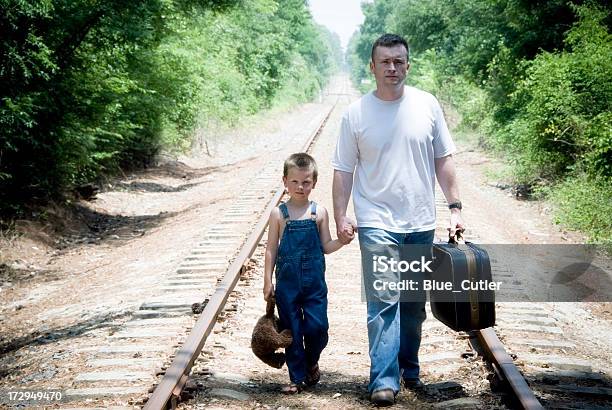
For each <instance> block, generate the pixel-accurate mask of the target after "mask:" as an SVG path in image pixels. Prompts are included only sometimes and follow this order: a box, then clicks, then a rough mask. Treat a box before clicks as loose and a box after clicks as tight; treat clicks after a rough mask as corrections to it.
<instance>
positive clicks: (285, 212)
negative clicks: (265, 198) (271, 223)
mask: <svg viewBox="0 0 612 410" xmlns="http://www.w3.org/2000/svg"><path fill="white" fill-rule="evenodd" d="M278 209H280V210H281V212H282V214H283V218H284V219H285V221H288V220H289V210H288V209H287V204H285V203H284V202H283V203H282V204H280V205H279V207H278Z"/></svg>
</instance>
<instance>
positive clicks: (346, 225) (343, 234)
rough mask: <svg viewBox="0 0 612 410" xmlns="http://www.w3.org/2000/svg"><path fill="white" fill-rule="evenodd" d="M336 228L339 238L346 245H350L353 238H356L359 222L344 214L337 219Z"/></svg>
mask: <svg viewBox="0 0 612 410" xmlns="http://www.w3.org/2000/svg"><path fill="white" fill-rule="evenodd" d="M336 230H337V234H338V240H339V241H340V242H342V243H343V244H344V245H348V244H349V243H351V241H352V240H353V239H355V231H356V230H357V224H356V223H355V222H353V220H351V218H349V217H346V216H344V217H342V218H340V219H339V220H337V221H336Z"/></svg>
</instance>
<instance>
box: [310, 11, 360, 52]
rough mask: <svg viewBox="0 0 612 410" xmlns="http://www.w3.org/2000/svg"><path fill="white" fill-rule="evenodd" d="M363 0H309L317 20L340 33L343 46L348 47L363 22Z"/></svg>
mask: <svg viewBox="0 0 612 410" xmlns="http://www.w3.org/2000/svg"><path fill="white" fill-rule="evenodd" d="M361 1H362V0H308V4H309V5H310V10H311V12H312V16H313V18H314V19H315V21H316V22H317V23H319V24H322V25H324V26H326V27H327V28H328V29H330V30H331V31H333V32H336V33H338V35H339V36H340V41H341V43H342V48H343V49H346V46H347V44H348V41H349V39H350V38H351V35H352V34H353V32H354V31H355V30H357V28H358V27H359V25H360V24H361V23H363V14H362V13H361Z"/></svg>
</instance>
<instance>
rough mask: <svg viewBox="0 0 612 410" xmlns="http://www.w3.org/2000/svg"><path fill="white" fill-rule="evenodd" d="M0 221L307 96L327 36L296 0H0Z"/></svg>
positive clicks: (332, 51)
mask: <svg viewBox="0 0 612 410" xmlns="http://www.w3.org/2000/svg"><path fill="white" fill-rule="evenodd" d="M0 32H2V33H3V34H2V39H1V40H0V83H1V84H2V88H1V90H0V214H5V215H6V214H14V213H15V212H16V211H18V210H19V209H20V208H21V207H22V206H23V204H30V203H33V202H34V203H36V202H41V201H45V200H47V199H49V198H51V197H53V196H57V195H61V194H62V192H64V191H65V190H66V189H67V188H69V187H71V186H73V185H74V184H78V183H82V182H86V181H92V180H94V179H95V178H97V177H99V176H100V175H101V174H104V173H111V172H114V171H116V170H117V169H119V168H120V167H139V166H144V165H147V164H148V163H149V162H150V161H151V159H152V158H153V156H154V155H155V154H156V153H157V152H158V151H159V150H160V148H161V147H178V148H181V147H186V146H189V144H190V140H191V138H192V136H193V134H194V129H195V128H197V127H199V126H202V125H203V124H206V123H208V122H210V121H218V122H221V123H226V124H231V123H233V122H235V121H236V120H237V119H238V118H240V116H244V115H248V114H251V113H255V112H257V111H259V110H261V109H263V108H267V107H270V106H271V105H273V104H275V103H277V102H278V101H279V100H280V99H284V100H287V99H290V100H292V101H294V102H295V101H304V100H306V99H308V98H311V97H312V96H314V95H315V94H316V93H317V92H318V91H319V90H320V88H321V87H322V86H323V85H324V83H325V82H326V80H327V78H328V77H329V75H330V73H331V72H332V70H334V68H335V67H336V65H337V61H338V53H339V40H338V38H337V37H334V36H333V35H331V34H330V33H329V32H328V31H327V30H325V29H323V28H322V27H320V26H317V25H316V24H315V23H314V22H313V20H312V17H311V15H310V12H309V11H308V8H307V4H306V3H305V1H304V0H146V1H118V0H107V1H97V0H96V1H83V0H33V1H29V2H24V1H19V0H0Z"/></svg>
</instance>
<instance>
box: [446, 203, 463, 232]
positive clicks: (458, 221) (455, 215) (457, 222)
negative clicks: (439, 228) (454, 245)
mask: <svg viewBox="0 0 612 410" xmlns="http://www.w3.org/2000/svg"><path fill="white" fill-rule="evenodd" d="M446 229H447V230H448V236H449V238H450V237H454V236H455V235H457V232H460V233H463V231H465V224H464V223H463V219H462V218H461V211H460V210H458V209H452V210H451V217H450V226H449V227H448V228H446Z"/></svg>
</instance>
